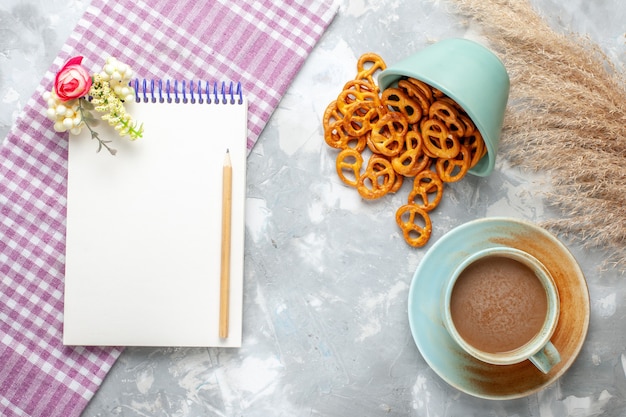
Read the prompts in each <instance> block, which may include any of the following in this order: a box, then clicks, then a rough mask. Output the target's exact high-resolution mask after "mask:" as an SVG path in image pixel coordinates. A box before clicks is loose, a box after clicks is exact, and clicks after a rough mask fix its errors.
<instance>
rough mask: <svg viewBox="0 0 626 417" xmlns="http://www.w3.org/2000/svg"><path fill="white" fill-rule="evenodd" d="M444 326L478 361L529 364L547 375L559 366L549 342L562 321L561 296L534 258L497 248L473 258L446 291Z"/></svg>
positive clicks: (461, 265) (467, 259)
mask: <svg viewBox="0 0 626 417" xmlns="http://www.w3.org/2000/svg"><path fill="white" fill-rule="evenodd" d="M442 298H443V302H442V310H443V311H442V316H443V323H444V325H445V327H446V329H447V331H448V333H449V334H450V336H451V337H452V339H453V340H454V341H455V342H456V343H457V344H458V345H459V346H460V347H461V348H462V349H463V350H464V351H465V352H467V353H468V354H469V355H471V356H473V357H474V358H476V359H478V360H480V361H483V362H486V363H490V364H494V365H512V364H515V363H519V362H522V361H525V360H527V359H528V360H530V361H531V362H532V363H533V364H534V365H535V366H536V367H537V368H538V369H539V370H540V371H541V372H544V373H548V372H550V370H551V369H552V368H553V367H554V366H555V365H556V364H558V363H559V362H560V360H561V357H560V355H559V352H558V350H557V349H556V347H555V346H554V345H553V344H552V342H551V341H550V339H551V337H552V335H553V334H554V331H555V329H556V327H557V324H558V319H559V293H558V289H557V287H556V285H555V283H554V280H553V278H552V276H551V275H550V272H549V271H548V270H547V269H546V268H545V266H544V265H543V264H542V263H541V262H540V261H539V260H538V259H536V258H535V257H533V256H532V255H530V254H528V253H526V252H524V251H522V250H519V249H514V248H510V247H492V248H488V249H484V250H482V251H479V252H477V253H474V254H472V255H470V256H468V257H467V258H466V259H465V260H464V261H463V262H461V264H460V265H459V266H458V267H457V268H456V269H455V271H454V273H453V274H452V275H451V277H450V279H449V280H448V282H447V283H446V285H445V287H444V291H443V297H442Z"/></svg>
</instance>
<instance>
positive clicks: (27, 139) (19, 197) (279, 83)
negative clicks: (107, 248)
mask: <svg viewBox="0 0 626 417" xmlns="http://www.w3.org/2000/svg"><path fill="white" fill-rule="evenodd" d="M148 3H149V5H148ZM148 3H144V2H143V1H141V0H94V1H93V3H92V5H91V6H90V7H89V8H88V9H87V11H86V13H85V15H84V16H83V18H82V19H81V20H80V22H79V23H78V25H77V27H76V28H75V29H74V31H73V32H72V34H71V36H70V38H69V39H68V41H67V42H66V44H65V45H64V47H63V48H62V50H61V53H60V54H59V56H58V57H57V58H56V60H55V61H54V63H53V65H52V66H51V68H50V70H49V71H48V73H47V74H46V76H45V77H44V79H43V80H42V81H41V83H40V84H39V86H38V88H37V90H36V92H35V93H34V94H33V96H32V98H31V99H30V101H29V102H28V103H27V105H26V107H25V109H24V112H23V113H22V115H21V116H20V117H19V118H18V120H17V121H16V124H15V126H13V129H12V130H11V132H10V134H9V135H8V136H7V138H6V140H5V141H4V143H3V145H2V148H0V212H1V214H0V280H1V283H0V339H1V340H0V415H2V416H4V417H13V416H21V417H23V416H37V417H40V416H47V417H56V416H58V417H61V416H63V417H73V416H78V415H79V414H80V413H81V412H82V410H83V409H84V407H85V406H86V404H87V402H88V401H89V400H90V399H91V398H92V396H93V395H94V393H95V392H96V390H97V389H98V387H99V386H100V384H101V382H102V381H103V379H104V377H105V376H106V373H107V372H108V371H109V369H110V367H111V366H112V364H113V363H114V361H115V360H116V358H117V357H118V356H119V355H120V353H121V352H122V349H121V348H104V347H102V348H99V347H95V348H94V347H89V348H86V347H78V348H75V347H64V346H63V344H62V329H63V277H64V261H65V213H66V180H67V136H66V135H65V134H58V133H55V132H54V130H53V129H52V125H51V122H50V121H48V120H47V119H46V117H45V110H46V103H45V102H44V101H43V100H42V99H41V95H42V93H43V92H44V91H47V90H50V89H51V88H52V83H53V79H54V74H55V73H56V71H57V70H58V69H59V68H60V67H61V66H62V65H63V63H64V62H65V61H66V60H67V59H68V58H70V57H71V56H75V55H83V56H84V57H85V59H84V60H83V65H84V66H86V67H88V68H89V69H90V70H91V71H92V72H97V71H99V70H100V68H101V67H102V65H103V63H104V60H105V58H106V57H108V56H114V57H116V58H118V59H120V60H121V61H122V62H125V63H127V64H129V65H131V67H132V68H133V70H134V71H135V74H136V75H137V76H139V77H141V78H148V79H150V78H178V79H186V80H191V79H194V80H198V79H202V80H215V81H220V80H225V81H227V80H240V81H242V85H243V90H244V92H245V94H246V95H247V97H248V100H249V103H250V105H249V120H248V128H249V132H248V148H249V149H250V148H252V146H253V145H254V143H255V142H256V140H257V138H258V136H259V134H260V133H261V131H262V130H263V127H264V126H265V124H266V122H267V120H268V119H269V117H270V115H271V114H272V112H273V111H274V109H275V108H276V106H277V105H278V102H279V100H280V99H281V97H282V96H283V94H284V93H285V90H286V89H287V87H288V86H289V84H290V83H291V81H292V80H293V78H294V76H295V75H296V73H297V71H298V70H299V68H300V67H301V65H302V64H303V62H304V60H305V59H306V57H307V56H308V54H309V53H310V51H311V49H312V48H313V46H314V45H315V44H316V42H317V41H318V40H319V38H320V37H321V35H322V33H323V32H324V30H325V29H326V27H327V26H328V24H329V23H330V21H331V20H332V19H333V17H334V15H335V13H336V6H335V5H334V4H333V0H263V1H255V2H249V1H247V0H211V1H190V2H184V1H178V0H151V1H150V2H148ZM94 157H98V158H103V157H107V156H106V155H98V156H96V155H94ZM94 221H97V220H94ZM94 267H97V265H94Z"/></svg>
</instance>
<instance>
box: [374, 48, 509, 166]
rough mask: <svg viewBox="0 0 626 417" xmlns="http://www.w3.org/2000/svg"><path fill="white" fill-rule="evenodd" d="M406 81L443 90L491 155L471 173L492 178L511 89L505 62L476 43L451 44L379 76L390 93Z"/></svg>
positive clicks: (422, 52)
mask: <svg viewBox="0 0 626 417" xmlns="http://www.w3.org/2000/svg"><path fill="white" fill-rule="evenodd" d="M403 77H411V78H415V79H418V80H420V81H423V82H425V83H426V84H428V85H430V86H431V87H435V88H437V89H439V90H441V91H442V92H443V93H445V94H446V95H447V96H448V97H450V98H452V99H454V100H455V101H456V102H457V103H458V104H459V105H460V106H461V107H462V108H463V109H464V110H465V112H466V113H467V114H468V115H469V117H470V118H471V119H472V121H473V122H474V124H475V125H476V127H477V128H478V130H479V132H480V133H481V135H482V137H483V140H484V141H485V145H486V147H487V154H486V155H485V156H484V157H483V158H482V159H481V160H480V161H479V162H478V163H477V164H476V165H475V166H474V167H473V168H472V169H471V170H470V171H469V172H470V173H472V174H474V175H477V176H481V177H483V176H487V175H489V174H491V172H492V171H493V168H494V165H495V161H496V154H497V152H498V144H499V143H500V135H501V132H502V125H503V122H504V113H505V110H506V105H507V101H508V98H509V89H510V80H509V76H508V74H507V72H506V69H505V67H504V65H503V64H502V62H501V61H500V59H498V57H497V56H496V55H495V54H494V53H493V52H492V51H490V50H489V49H487V48H486V47H484V46H482V45H480V44H479V43H476V42H474V41H470V40H467V39H457V38H454V39H446V40H443V41H440V42H437V43H434V44H432V45H430V46H428V47H426V48H424V49H422V50H420V51H418V52H416V53H414V54H413V55H411V56H409V57H407V58H405V59H404V60H402V61H400V62H397V63H395V64H394V65H391V66H389V67H388V68H387V69H386V70H384V71H382V72H381V73H380V75H379V76H378V84H379V86H380V88H381V90H384V89H385V88H387V87H392V86H393V85H394V84H395V83H397V81H398V80H399V79H401V78H403Z"/></svg>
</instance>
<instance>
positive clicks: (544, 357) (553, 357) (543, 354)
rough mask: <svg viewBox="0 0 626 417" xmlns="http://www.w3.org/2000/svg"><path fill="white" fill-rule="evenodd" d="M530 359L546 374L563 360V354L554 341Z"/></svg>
mask: <svg viewBox="0 0 626 417" xmlns="http://www.w3.org/2000/svg"><path fill="white" fill-rule="evenodd" d="M528 359H530V361H531V362H532V363H533V364H534V365H535V366H536V367H537V368H538V369H539V370H540V371H541V372H543V373H544V374H547V373H548V372H550V369H552V367H553V366H554V365H556V364H558V363H559V362H561V355H560V354H559V351H558V350H557V349H556V347H554V345H553V344H552V342H548V343H547V344H546V345H545V346H544V347H543V348H542V349H541V350H540V351H539V352H537V353H535V354H534V355H533V356H531V357H530V358H528Z"/></svg>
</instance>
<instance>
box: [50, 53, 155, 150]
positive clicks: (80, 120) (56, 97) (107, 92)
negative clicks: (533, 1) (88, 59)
mask: <svg viewBox="0 0 626 417" xmlns="http://www.w3.org/2000/svg"><path fill="white" fill-rule="evenodd" d="M82 60H83V57H82V56H76V57H73V58H71V59H70V60H69V61H67V62H66V63H65V65H64V66H63V68H61V70H60V71H59V72H58V73H57V74H56V77H55V79H54V87H53V89H52V91H47V92H45V93H44V95H43V98H44V99H45V100H46V102H47V104H48V111H47V116H48V118H49V119H50V120H52V121H53V122H54V130H56V131H57V132H66V131H70V132H71V133H72V134H75V135H77V134H79V133H80V132H81V130H82V128H83V127H86V128H87V129H88V130H89V132H90V133H91V138H92V139H96V140H97V141H98V150H97V152H100V150H101V149H102V148H105V149H106V150H107V151H109V153H110V154H111V155H115V153H116V152H117V151H116V150H115V149H113V148H112V147H111V146H110V145H109V143H111V141H110V140H103V139H101V138H100V137H99V135H98V132H96V131H95V130H94V126H96V124H97V122H98V121H97V119H96V118H95V117H94V116H93V113H92V112H93V111H96V112H98V113H100V114H101V116H100V118H101V119H102V120H105V121H107V122H108V123H109V124H110V125H111V126H113V127H114V128H115V130H116V131H117V132H118V133H119V135H120V136H122V137H125V136H127V137H129V138H130V139H131V140H135V139H137V138H140V137H141V136H142V135H143V125H138V124H137V123H136V122H134V121H133V119H132V118H131V116H130V115H129V114H128V113H127V112H126V109H125V108H124V102H125V101H127V100H134V97H135V90H134V88H133V87H132V86H131V85H130V79H131V77H132V75H133V71H132V70H131V68H130V67H129V66H128V65H126V64H124V63H121V62H120V61H118V60H117V59H115V58H112V57H111V58H108V59H107V60H106V63H105V65H104V67H103V68H102V71H101V72H100V73H96V74H93V75H90V74H89V72H88V71H87V69H86V68H85V67H83V66H82V65H81V63H82Z"/></svg>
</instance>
